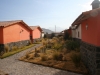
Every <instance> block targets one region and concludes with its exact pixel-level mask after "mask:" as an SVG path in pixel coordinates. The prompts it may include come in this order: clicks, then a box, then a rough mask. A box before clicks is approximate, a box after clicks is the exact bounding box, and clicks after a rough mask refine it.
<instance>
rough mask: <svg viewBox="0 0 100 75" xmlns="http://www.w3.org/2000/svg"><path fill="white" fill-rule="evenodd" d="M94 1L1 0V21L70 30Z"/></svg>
mask: <svg viewBox="0 0 100 75" xmlns="http://www.w3.org/2000/svg"><path fill="white" fill-rule="evenodd" d="M92 1H93V0H0V21H9V20H23V21H24V22H25V23H26V24H28V25H30V26H32V25H33V26H34V25H40V26H41V27H42V28H47V29H51V30H55V25H56V27H57V31H61V30H63V29H68V28H69V26H70V25H71V24H72V22H73V21H74V20H75V19H76V18H77V17H78V16H79V15H80V14H81V13H82V12H84V11H87V10H91V9H92V7H91V3H92Z"/></svg>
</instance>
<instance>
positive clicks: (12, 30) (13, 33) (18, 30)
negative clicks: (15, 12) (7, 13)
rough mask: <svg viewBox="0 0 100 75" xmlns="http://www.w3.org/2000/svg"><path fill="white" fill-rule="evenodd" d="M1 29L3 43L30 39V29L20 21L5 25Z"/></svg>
mask: <svg viewBox="0 0 100 75" xmlns="http://www.w3.org/2000/svg"><path fill="white" fill-rule="evenodd" d="M3 31H4V33H3V35H4V42H3V43H4V44H6V43H10V42H17V41H22V40H29V39H30V31H29V30H28V29H27V28H26V27H24V26H23V25H22V24H21V23H19V24H15V25H11V26H9V27H5V28H4V29H3Z"/></svg>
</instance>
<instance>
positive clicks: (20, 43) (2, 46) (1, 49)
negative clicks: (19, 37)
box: [0, 40, 30, 55]
mask: <svg viewBox="0 0 100 75" xmlns="http://www.w3.org/2000/svg"><path fill="white" fill-rule="evenodd" d="M29 44H30V40H23V41H18V42H11V43H7V44H0V55H2V54H3V53H5V46H8V47H9V51H11V50H12V48H13V47H14V46H16V47H18V48H21V47H23V46H27V45H29Z"/></svg>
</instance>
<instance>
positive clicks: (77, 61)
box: [70, 52, 81, 67]
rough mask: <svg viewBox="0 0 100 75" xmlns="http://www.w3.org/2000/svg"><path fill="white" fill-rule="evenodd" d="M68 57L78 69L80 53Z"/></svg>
mask: <svg viewBox="0 0 100 75" xmlns="http://www.w3.org/2000/svg"><path fill="white" fill-rule="evenodd" d="M70 57H71V59H72V61H73V62H74V64H75V66H76V67H80V64H81V56H80V53H75V52H73V53H72V54H71V56H70Z"/></svg>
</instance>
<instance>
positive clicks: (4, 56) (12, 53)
mask: <svg viewBox="0 0 100 75" xmlns="http://www.w3.org/2000/svg"><path fill="white" fill-rule="evenodd" d="M33 46H35V45H34V44H31V45H29V46H25V47H23V48H20V49H17V50H13V51H11V52H7V53H4V54H3V55H2V56H0V58H1V59H3V58H6V57H9V56H11V55H14V54H16V53H19V52H21V51H24V50H26V49H28V48H31V47H33Z"/></svg>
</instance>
